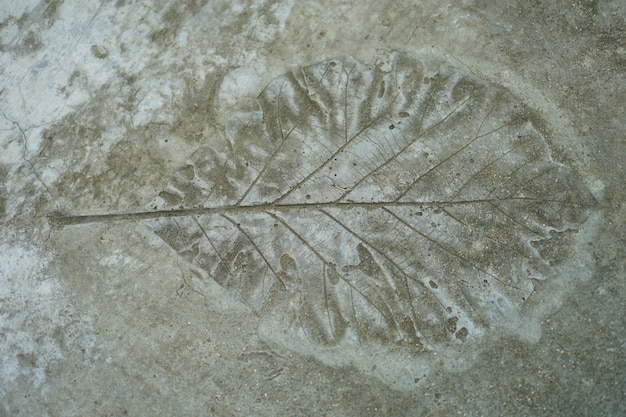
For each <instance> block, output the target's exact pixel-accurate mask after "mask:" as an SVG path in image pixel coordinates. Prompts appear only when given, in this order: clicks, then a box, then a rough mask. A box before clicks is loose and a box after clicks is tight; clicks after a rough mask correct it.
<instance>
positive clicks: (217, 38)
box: [0, 0, 626, 416]
mask: <svg viewBox="0 0 626 417" xmlns="http://www.w3.org/2000/svg"><path fill="white" fill-rule="evenodd" d="M625 20H626V6H625V5H624V3H623V2H621V1H618V0H615V1H602V0H599V1H569V2H565V1H556V0H552V1H545V2H515V1H511V0H506V1H502V2H486V1H460V2H454V3H450V4H448V3H444V4H442V3H441V2H437V1H430V0H428V1H417V2H414V1H412V2H409V1H395V2H374V1H362V2H350V1H341V2H330V1H257V0H249V1H232V2H231V1H195V0H186V1H157V0H155V1H124V0H118V1H117V2H82V1H76V0H66V1H61V0H60V1H55V0H49V1H40V2H37V1H24V2H19V4H17V3H16V4H13V3H11V4H9V2H8V1H5V2H3V4H2V5H0V52H1V55H0V71H1V74H2V75H1V77H0V177H1V178H2V181H1V183H0V187H1V188H0V190H1V192H0V215H1V216H2V221H1V224H0V415H7V416H9V415H19V416H34V415H41V416H76V415H98V416H100V415H101V416H117V415H134V416H140V415H152V416H155V415H181V416H186V415H190V416H191V415H198V416H200V415H217V416H264V415H267V416H270V415H271V416H273V415H294V416H300V415H302V416H305V415H327V416H355V415H359V416H370V415H371V416H374V415H389V416H396V415H397V416H402V415H416V416H417V415H427V416H447V415H468V416H474V415H488V416H495V415H503V416H509V415H520V416H522V415H527V416H543V415H546V416H548V415H563V416H577V415H581V416H596V415H603V416H619V415H625V414H626V336H624V329H625V328H626V314H625V313H626V280H625V278H626V271H625V270H624V266H625V263H624V259H625V256H626V253H625V250H624V249H625V242H626V226H625V225H626V222H625V218H626V199H625V196H626V189H625V188H626V187H625V184H626V181H625V180H624V179H625V173H626V169H625V164H626V162H625V161H626V139H625V130H624V127H623V123H624V120H626V114H625V113H626V112H625V103H626V89H625V87H626V81H625V79H624V74H626V35H625V32H624V30H625V28H626V22H625ZM391 51H400V52H401V53H402V54H406V55H407V56H410V57H412V58H415V59H417V60H422V61H433V62H435V61H436V62H438V63H447V64H449V65H451V66H454V67H456V68H458V69H459V70H461V71H464V72H465V73H467V74H471V75H472V77H476V79H479V80H484V81H485V82H488V83H491V84H493V85H500V86H503V87H504V88H506V89H507V90H509V91H510V92H511V94H512V95H513V96H514V97H517V98H518V99H519V100H520V101H521V102H523V103H524V104H525V105H527V106H528V108H530V109H532V115H533V116H532V118H533V121H534V124H535V125H536V126H537V128H538V129H539V130H540V131H541V134H542V135H543V136H544V139H545V141H546V143H548V144H549V147H550V150H551V157H552V159H553V160H554V161H556V162H558V163H559V164H563V166H567V167H568V169H571V170H572V172H574V173H576V178H578V179H579V180H580V184H582V185H581V187H583V186H584V188H585V189H586V190H588V191H589V193H591V195H592V196H593V199H594V200H595V202H596V204H595V205H594V207H593V208H592V210H591V213H590V214H589V216H588V218H587V219H586V220H585V221H584V222H582V221H581V224H580V225H577V227H575V228H572V230H571V231H569V232H568V233H567V234H566V235H565V236H566V238H565V239H564V240H565V241H566V244H563V246H554V247H553V246H549V247H548V248H547V249H546V252H549V254H550V256H553V257H555V258H558V259H561V260H562V261H563V263H562V264H563V266H562V267H559V268H556V269H554V270H553V271H552V272H551V274H549V275H546V277H545V279H542V280H532V285H533V286H532V291H533V292H532V293H531V295H528V297H525V299H524V301H525V303H522V304H520V305H518V306H517V307H516V310H515V311H516V314H519V317H521V319H520V320H519V321H517V322H515V323H516V324H515V326H511V325H510V323H511V322H509V321H507V320H508V319H507V318H506V317H504V318H503V319H502V320H501V323H500V324H502V325H499V324H497V323H496V324H495V325H490V326H487V328H488V331H486V332H485V333H484V335H483V336H481V337H480V338H479V339H476V340H475V343H473V344H467V345H464V344H458V345H453V349H451V350H449V351H446V352H445V353H444V352H439V351H437V350H436V349H435V350H425V352H422V353H421V354H419V353H417V354H416V353H412V354H405V353H406V352H405V351H404V350H401V349H400V350H394V349H393V347H392V346H390V345H384V344H383V345H382V346H379V348H376V349H375V348H370V347H369V346H362V347H359V346H351V347H346V346H344V345H338V346H336V347H334V348H333V347H317V348H312V349H308V348H302V347H301V346H303V345H302V344H301V343H300V341H298V340H297V339H292V338H291V339H290V338H289V337H286V338H285V339H289V340H282V339H280V338H278V339H276V338H272V337H266V336H267V335H266V334H265V333H263V331H259V329H263V321H264V319H266V318H264V317H260V316H259V314H256V313H255V311H253V309H251V308H249V306H246V303H244V302H242V301H241V299H240V298H239V297H237V296H236V295H234V294H233V293H232V291H228V290H227V289H225V288H223V287H221V286H219V285H217V284H216V283H215V282H214V281H212V280H211V279H210V278H208V279H207V278H206V277H205V278H203V277H202V275H201V274H197V273H195V272H194V270H193V265H189V264H188V263H187V262H186V261H185V260H184V259H183V258H184V257H181V256H178V255H177V254H176V253H175V252H174V251H173V250H172V248H171V247H170V246H168V243H169V242H167V243H166V242H165V241H163V240H161V239H160V238H159V237H158V236H157V235H155V233H154V231H153V228H154V227H155V222H154V220H153V219H147V220H127V221H107V220H106V219H103V220H102V221H97V222H92V223H86V224H75V225H66V226H64V227H51V225H50V222H49V216H50V215H55V214H56V215H59V214H62V215H74V214H79V215H86V214H103V213H130V212H138V211H144V210H148V209H149V208H150V207H151V206H150V205H151V204H154V202H155V201H157V202H159V200H158V198H157V199H156V200H155V197H157V196H158V195H159V194H160V193H161V191H163V190H165V189H166V188H167V186H168V183H169V181H170V179H171V178H172V176H173V175H174V173H175V172H176V171H177V170H178V169H179V168H180V167H181V166H184V165H185V164H187V163H188V161H189V160H190V158H191V156H192V155H193V154H194V152H195V151H196V150H197V149H200V148H202V147H206V146H211V147H212V148H216V149H217V148H219V147H220V146H222V147H224V146H226V145H225V143H226V142H224V141H225V140H226V141H228V140H229V138H232V137H233V135H235V134H234V133H233V130H232V129H233V128H232V126H233V120H235V121H240V122H241V123H240V125H241V126H244V127H245V126H247V125H248V124H252V122H251V120H252V119H250V120H248V119H246V117H248V116H246V115H249V114H251V112H254V111H256V109H257V107H256V106H257V104H256V103H257V101H256V98H257V97H258V96H259V94H261V92H262V91H263V90H264V88H265V87H266V86H267V85H268V84H269V83H270V82H271V81H272V80H274V79H276V78H277V77H280V76H281V75H282V74H286V73H289V71H291V70H294V69H295V70H297V69H299V68H304V67H307V66H309V65H311V64H315V63H318V62H322V61H325V60H328V59H331V58H336V57H345V56H351V57H354V59H356V60H358V61H359V62H361V63H365V64H366V65H367V64H369V65H372V66H373V67H374V66H378V67H379V68H382V67H381V65H385V64H384V62H383V61H381V60H384V57H385V56H389V53H390V52H391ZM235 125H236V124H235ZM235 136H236V135H235ZM544 139H542V140H544ZM225 166H226V165H224V166H222V167H220V166H215V167H214V169H215V170H218V172H221V171H219V170H220V169H225V168H224V167H225ZM160 203H163V201H162V200H161V201H160ZM556 234H558V233H556ZM361 259H363V258H361ZM444 266H445V265H444ZM533 295H534V296H535V298H533V301H532V303H530V302H528V303H526V301H527V300H526V298H528V300H530V299H531V297H532V296H533ZM518 310H519V311H518ZM495 321H496V322H497V320H495ZM507 325H508V327H507ZM259 326H261V327H259ZM512 327H515V329H513V330H514V331H510V330H511V329H510V328H512ZM507 329H508V330H507ZM287 336H289V335H287ZM349 349H351V350H349ZM348 350H349V352H348ZM346 352H348V353H346ZM334 358H335V359H336V358H341V360H334Z"/></svg>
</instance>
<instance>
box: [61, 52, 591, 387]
mask: <svg viewBox="0 0 626 417" xmlns="http://www.w3.org/2000/svg"><path fill="white" fill-rule="evenodd" d="M432 74H435V75H432ZM431 75H432V76H431ZM542 124H543V121H541V120H540V119H538V118H537V116H536V115H535V113H533V112H532V111H531V110H529V109H528V108H527V107H525V106H524V105H523V104H522V103H521V102H520V101H519V100H517V99H516V98H515V97H513V96H512V95H511V94H510V93H509V92H508V91H507V90H505V89H503V88H501V87H498V86H494V85H490V84H488V83H486V82H484V81H481V80H479V79H477V78H476V77H474V76H471V75H468V74H466V73H463V72H461V71H459V70H457V69H455V68H451V67H446V66H442V67H440V68H439V69H438V71H433V72H432V73H427V72H426V71H425V70H424V69H423V66H422V65H421V64H420V63H419V62H417V61H415V60H413V59H409V58H407V57H406V56H405V55H402V54H394V55H392V56H391V58H390V60H389V61H388V62H386V63H385V64H383V65H375V66H365V65H363V64H361V63H359V62H357V61H355V60H354V59H352V58H342V59H334V60H329V61H324V62H320V63H317V64H314V65H311V66H307V67H303V68H298V69H295V70H293V71H292V72H289V73H288V74H285V75H283V76H281V77H279V78H277V79H275V80H274V81H272V82H271V83H270V84H269V85H268V86H267V87H266V88H265V89H264V91H263V92H262V93H261V94H260V95H259V97H258V99H257V105H256V108H252V109H249V108H248V109H247V110H242V111H241V112H239V113H237V114H236V115H235V116H233V117H232V120H231V123H230V125H229V126H228V129H227V136H228V141H227V143H226V144H225V145H224V146H223V147H222V148H219V149H218V148H215V147H214V148H209V147H206V148H202V149H198V150H197V152H196V153H195V154H194V155H193V156H192V158H191V159H190V160H189V162H188V164H187V165H186V166H184V167H181V168H180V169H179V170H178V171H177V172H175V174H174V175H173V177H172V180H171V182H170V185H169V186H168V187H167V188H166V189H165V190H164V191H163V192H161V193H160V194H159V197H158V198H157V199H156V200H155V202H154V205H153V206H152V207H151V210H154V211H150V212H144V213H134V214H121V215H104V216H84V217H80V216H79V217H74V218H71V217H65V218H52V219H51V222H52V223H53V224H59V225H63V224H70V223H79V222H88V221H99V220H104V219H108V220H114V219H141V218H158V220H157V221H156V224H155V228H154V230H155V233H156V234H157V235H158V236H160V237H161V238H162V239H163V240H164V241H165V242H166V243H167V244H168V245H169V246H171V247H172V248H173V249H174V250H175V251H176V252H177V253H178V254H180V256H182V257H183V258H185V259H186V260H187V261H188V262H189V265H190V266H191V267H192V268H193V269H194V270H195V271H196V272H197V273H198V274H200V275H202V276H203V277H204V278H205V279H212V280H214V281H215V282H217V283H218V284H219V285H221V286H222V287H224V288H226V289H227V290H229V291H231V292H232V293H234V294H235V295H236V296H237V298H238V299H240V300H241V301H242V302H243V303H245V304H246V305H248V306H249V307H250V308H251V309H252V310H253V311H254V312H255V313H256V314H258V315H259V317H260V323H261V327H260V335H261V337H262V338H265V339H267V340H270V341H274V342H278V343H280V344H283V345H287V346H288V347H292V348H296V349H301V348H302V347H303V346H312V349H313V350H308V351H312V352H316V351H315V349H318V350H317V352H319V351H320V349H321V350H322V351H323V350H324V349H327V348H329V347H338V348H341V347H349V346H353V347H355V346H357V347H359V348H362V347H366V348H367V349H374V350H376V351H378V352H390V351H393V352H397V350H398V349H400V350H402V351H405V352H406V351H408V352H409V353H411V354H412V355H413V356H416V355H417V356H419V355H420V354H422V353H424V352H443V351H445V350H446V349H449V348H450V347H453V350H454V351H458V350H459V349H463V348H464V346H470V345H471V344H472V342H477V341H479V340H481V339H482V338H484V337H485V335H487V334H488V333H489V332H494V331H497V330H499V329H515V328H523V327H524V325H525V322H524V321H525V320H527V319H526V318H524V317H525V316H524V315H523V314H522V311H523V310H524V308H525V305H526V304H528V303H530V302H532V299H533V298H537V297H538V296H537V295H536V294H537V293H538V292H540V291H542V290H545V289H544V288H538V287H539V286H538V285H537V284H538V283H540V282H542V281H543V282H545V281H547V280H549V279H550V275H551V273H553V270H554V269H555V268H557V267H558V266H559V264H560V263H563V262H565V261H567V260H568V258H569V257H571V255H572V253H573V252H572V243H571V242H572V241H573V239H570V238H568V237H569V236H572V235H575V234H576V233H577V231H578V230H579V227H580V226H581V225H582V224H583V223H584V222H585V221H586V220H587V218H588V217H589V216H590V214H591V211H592V210H593V208H594V206H595V200H594V198H593V196H592V195H591V193H590V191H589V190H588V189H587V188H586V186H585V185H584V184H583V183H582V182H581V181H580V180H579V179H578V178H577V177H576V175H575V174H574V172H573V171H572V169H570V168H569V167H567V166H565V165H563V164H561V163H558V162H556V161H555V160H554V159H553V158H552V154H551V151H550V148H549V146H548V144H547V142H546V140H545V138H544V136H543V135H542V134H541V133H540V132H539V130H538V129H539V128H538V126H541V125H542ZM225 142H226V141H225ZM547 288H548V290H550V287H549V286H547ZM550 297H551V294H543V295H542V298H543V299H544V300H546V299H547V300H549V299H550ZM534 320H535V321H536V320H537V318H536V317H535V318H534ZM343 350H345V349H339V351H343ZM352 350H353V351H355V349H352ZM334 351H335V352H337V349H334ZM348 356H350V355H348ZM393 378H395V377H393ZM393 378H391V379H393Z"/></svg>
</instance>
